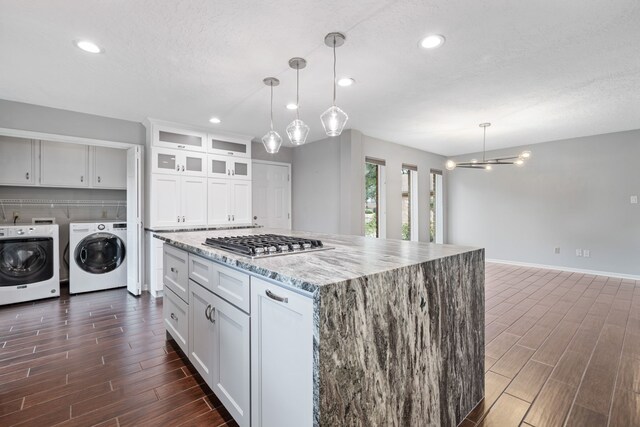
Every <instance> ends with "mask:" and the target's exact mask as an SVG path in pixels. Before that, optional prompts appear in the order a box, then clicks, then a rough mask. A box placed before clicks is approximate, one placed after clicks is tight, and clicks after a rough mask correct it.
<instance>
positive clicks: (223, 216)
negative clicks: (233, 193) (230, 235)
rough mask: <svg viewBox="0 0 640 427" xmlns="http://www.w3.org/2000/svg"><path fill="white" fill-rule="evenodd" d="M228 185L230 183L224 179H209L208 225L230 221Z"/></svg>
mask: <svg viewBox="0 0 640 427" xmlns="http://www.w3.org/2000/svg"><path fill="white" fill-rule="evenodd" d="M230 185H231V183H230V182H229V181H228V180H226V179H209V185H208V195H207V204H208V206H209V207H208V209H207V210H208V216H209V225H221V224H228V223H229V222H230V221H231V212H230V211H231V206H230V197H229V187H230Z"/></svg>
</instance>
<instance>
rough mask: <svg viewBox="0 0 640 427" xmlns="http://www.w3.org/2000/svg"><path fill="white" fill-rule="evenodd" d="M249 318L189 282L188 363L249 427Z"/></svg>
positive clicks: (241, 421) (194, 283)
mask: <svg viewBox="0 0 640 427" xmlns="http://www.w3.org/2000/svg"><path fill="white" fill-rule="evenodd" d="M249 323H250V322H249V316H248V315H247V314H245V313H243V312H242V311H240V310H239V309H237V308H235V307H233V306H232V305H231V304H229V303H228V302H226V301H224V300H223V299H221V298H219V297H217V296H216V295H214V294H213V293H211V292H209V291H208V290H206V289H205V288H203V287H202V286H200V285H199V284H197V283H196V282H194V281H190V283H189V352H188V354H189V360H191V362H192V363H193V365H194V366H195V367H196V370H197V371H198V373H200V375H202V377H203V378H204V380H205V382H206V383H207V384H208V385H209V387H211V389H212V390H213V392H214V393H215V394H216V396H217V397H218V399H220V401H221V402H222V403H223V405H224V406H225V408H226V409H227V410H228V411H229V413H231V415H232V416H233V418H234V419H235V420H236V422H238V424H239V425H240V426H249V425H250V406H249V402H250V380H251V378H250V373H249V363H250V362H249V345H250V333H249Z"/></svg>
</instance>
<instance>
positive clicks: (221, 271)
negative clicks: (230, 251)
mask: <svg viewBox="0 0 640 427" xmlns="http://www.w3.org/2000/svg"><path fill="white" fill-rule="evenodd" d="M211 267H212V271H211V273H212V275H211V284H212V286H213V292H214V293H215V294H216V295H218V296H220V297H221V298H223V299H225V300H227V301H229V302H230V303H231V304H233V305H235V306H236V307H238V308H239V309H241V310H242V311H244V312H246V313H251V310H250V299H251V287H250V284H249V275H248V274H245V273H241V272H239V271H236V270H234V269H231V268H229V267H225V266H224V265H222V264H218V263H215V262H214V263H212V265H211Z"/></svg>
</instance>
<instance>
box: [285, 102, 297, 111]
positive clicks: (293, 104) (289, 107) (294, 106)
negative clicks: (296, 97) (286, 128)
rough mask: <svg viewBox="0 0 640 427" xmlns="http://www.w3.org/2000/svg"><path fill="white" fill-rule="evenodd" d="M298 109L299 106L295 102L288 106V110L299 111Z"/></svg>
mask: <svg viewBox="0 0 640 427" xmlns="http://www.w3.org/2000/svg"><path fill="white" fill-rule="evenodd" d="M297 109H298V105H297V104H295V103H293V102H290V103H288V104H287V110H297Z"/></svg>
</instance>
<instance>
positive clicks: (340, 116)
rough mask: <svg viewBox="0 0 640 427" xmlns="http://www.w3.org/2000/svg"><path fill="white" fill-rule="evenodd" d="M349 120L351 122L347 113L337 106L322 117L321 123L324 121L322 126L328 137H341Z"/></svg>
mask: <svg viewBox="0 0 640 427" xmlns="http://www.w3.org/2000/svg"><path fill="white" fill-rule="evenodd" d="M347 120H349V116H347V113H345V112H344V111H342V110H341V109H340V108H339V107H337V106H335V105H334V106H333V107H330V108H329V109H328V110H327V111H325V112H324V113H322V115H321V116H320V121H322V126H323V127H324V131H325V132H326V133H327V135H328V136H338V135H340V134H341V133H342V129H344V126H345V125H346V124H347Z"/></svg>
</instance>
